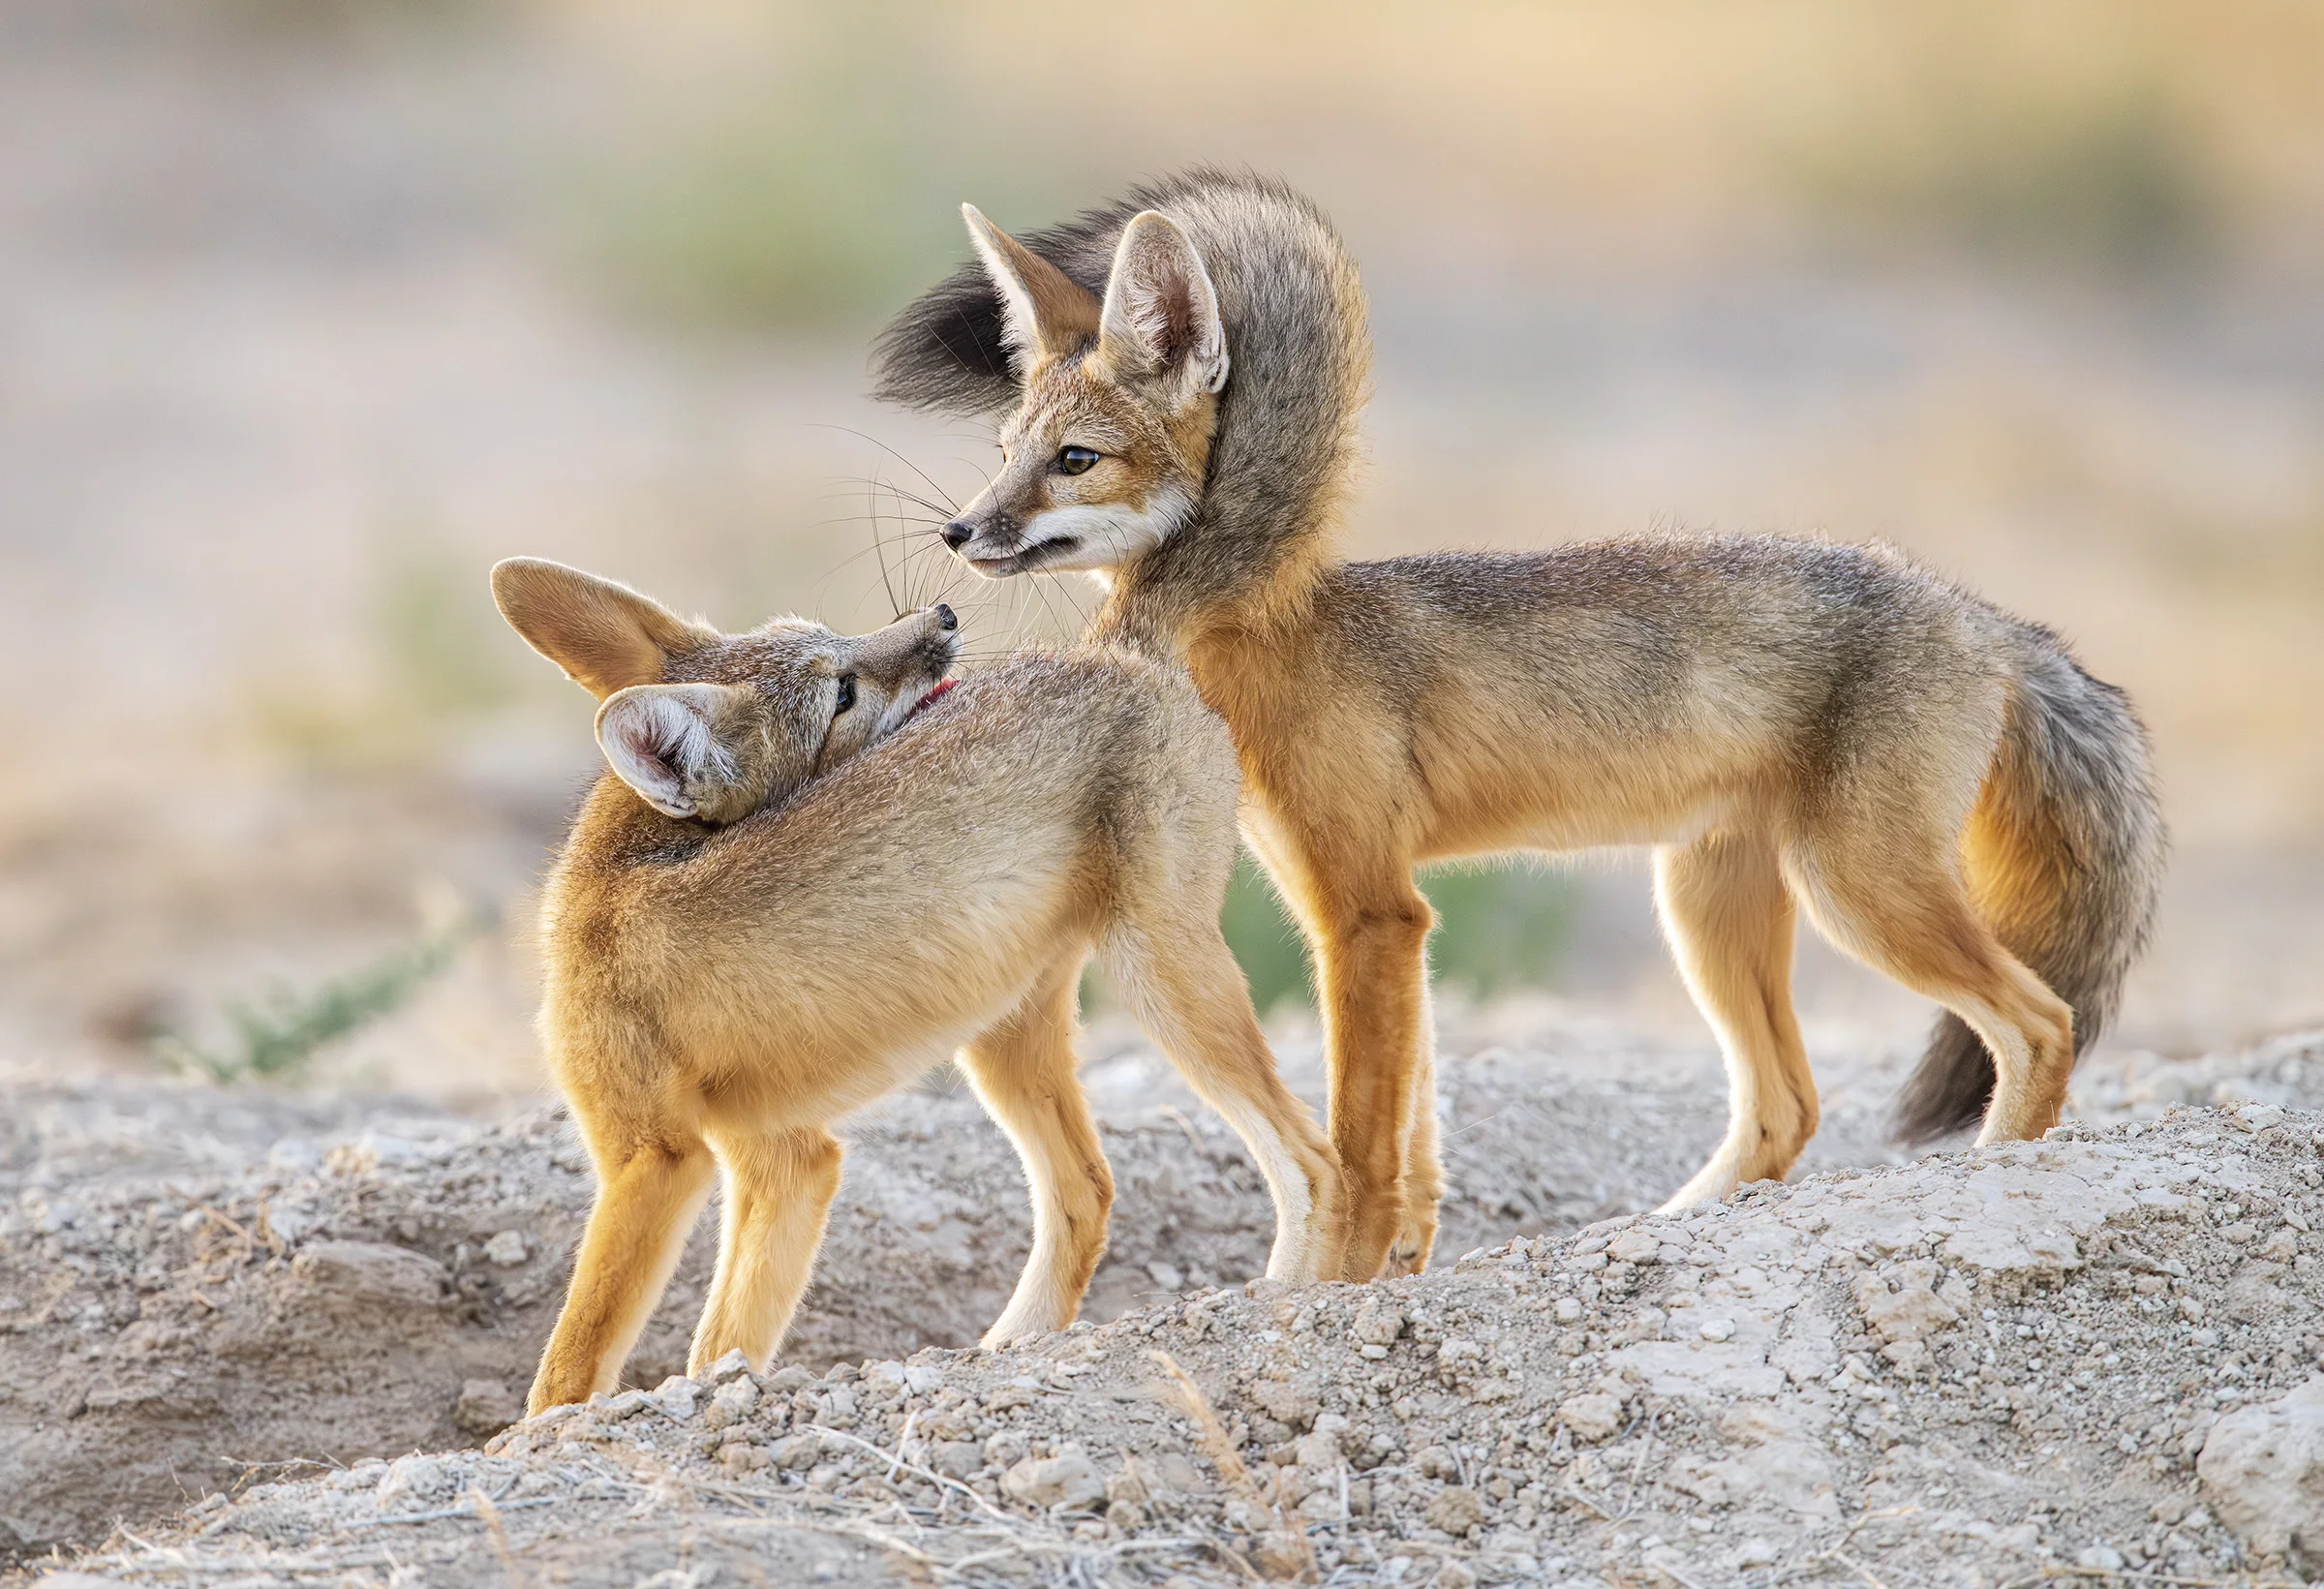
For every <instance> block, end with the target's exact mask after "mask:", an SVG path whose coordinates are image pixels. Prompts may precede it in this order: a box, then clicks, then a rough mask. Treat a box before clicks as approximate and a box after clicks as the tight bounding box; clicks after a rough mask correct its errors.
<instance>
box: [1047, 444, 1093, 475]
mask: <svg viewBox="0 0 2324 1589" xmlns="http://www.w3.org/2000/svg"><path fill="white" fill-rule="evenodd" d="M1099 456H1100V455H1099V453H1098V451H1097V449H1096V448H1095V447H1067V448H1066V449H1065V450H1064V451H1062V452H1060V453H1058V454H1057V473H1058V474H1088V473H1089V466H1090V465H1092V464H1094V463H1096V462H1097V460H1098V458H1099Z"/></svg>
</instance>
